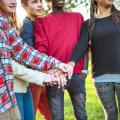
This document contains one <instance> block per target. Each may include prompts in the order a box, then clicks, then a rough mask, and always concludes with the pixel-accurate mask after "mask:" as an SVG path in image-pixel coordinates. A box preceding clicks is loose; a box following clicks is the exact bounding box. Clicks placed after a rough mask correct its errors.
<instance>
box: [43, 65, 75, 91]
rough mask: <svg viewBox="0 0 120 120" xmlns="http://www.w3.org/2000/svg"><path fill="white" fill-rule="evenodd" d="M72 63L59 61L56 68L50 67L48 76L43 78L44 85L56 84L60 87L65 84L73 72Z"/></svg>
mask: <svg viewBox="0 0 120 120" xmlns="http://www.w3.org/2000/svg"><path fill="white" fill-rule="evenodd" d="M73 69H74V64H71V63H68V64H64V63H61V64H59V66H58V69H51V70H49V71H48V73H49V74H48V76H47V77H46V79H45V80H44V84H45V85H50V86H58V88H62V89H63V90H64V87H65V86H66V85H67V80H69V79H71V77H72V74H73Z"/></svg>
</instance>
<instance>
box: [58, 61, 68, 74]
mask: <svg viewBox="0 0 120 120" xmlns="http://www.w3.org/2000/svg"><path fill="white" fill-rule="evenodd" d="M59 69H61V70H62V71H63V72H67V65H66V64H64V63H61V64H60V65H59Z"/></svg>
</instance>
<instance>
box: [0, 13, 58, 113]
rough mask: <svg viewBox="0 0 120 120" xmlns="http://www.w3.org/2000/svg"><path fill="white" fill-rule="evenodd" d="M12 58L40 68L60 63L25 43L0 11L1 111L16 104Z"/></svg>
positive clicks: (53, 66)
mask: <svg viewBox="0 0 120 120" xmlns="http://www.w3.org/2000/svg"><path fill="white" fill-rule="evenodd" d="M11 58H14V59H16V60H18V61H20V62H23V63H25V64H26V65H28V66H31V67H32V68H33V69H39V70H40V69H49V68H57V67H58V65H59V63H60V62H59V61H58V60H56V59H54V58H52V57H48V56H46V55H45V54H40V53H39V52H38V51H36V50H34V49H33V48H31V47H29V46H28V45H27V44H25V43H24V42H23V41H22V39H21V38H20V37H19V35H18V34H17V33H16V31H15V29H14V28H13V26H12V25H11V22H10V21H9V19H8V18H7V17H6V16H5V14H4V13H0V112H5V111H7V110H8V109H10V108H11V107H13V106H15V105H16V98H15V94H14V91H13V79H14V76H13V72H12V67H11Z"/></svg>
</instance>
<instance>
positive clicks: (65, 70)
mask: <svg viewBox="0 0 120 120" xmlns="http://www.w3.org/2000/svg"><path fill="white" fill-rule="evenodd" d="M58 68H59V69H60V70H62V72H63V73H67V76H68V79H71V77H72V74H73V66H72V65H70V64H64V63H61V64H59V66H58Z"/></svg>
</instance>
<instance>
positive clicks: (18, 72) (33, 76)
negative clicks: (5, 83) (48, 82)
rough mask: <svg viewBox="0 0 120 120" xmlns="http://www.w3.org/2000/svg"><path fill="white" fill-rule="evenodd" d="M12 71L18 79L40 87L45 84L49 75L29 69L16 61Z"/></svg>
mask: <svg viewBox="0 0 120 120" xmlns="http://www.w3.org/2000/svg"><path fill="white" fill-rule="evenodd" d="M12 69H13V74H14V76H15V77H16V78H18V79H21V80H24V81H27V82H31V83H35V84H38V85H43V82H44V80H45V78H46V77H47V75H48V74H46V73H43V72H39V71H37V70H33V69H30V68H27V67H25V66H24V65H21V64H20V63H18V62H16V61H14V60H12Z"/></svg>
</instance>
